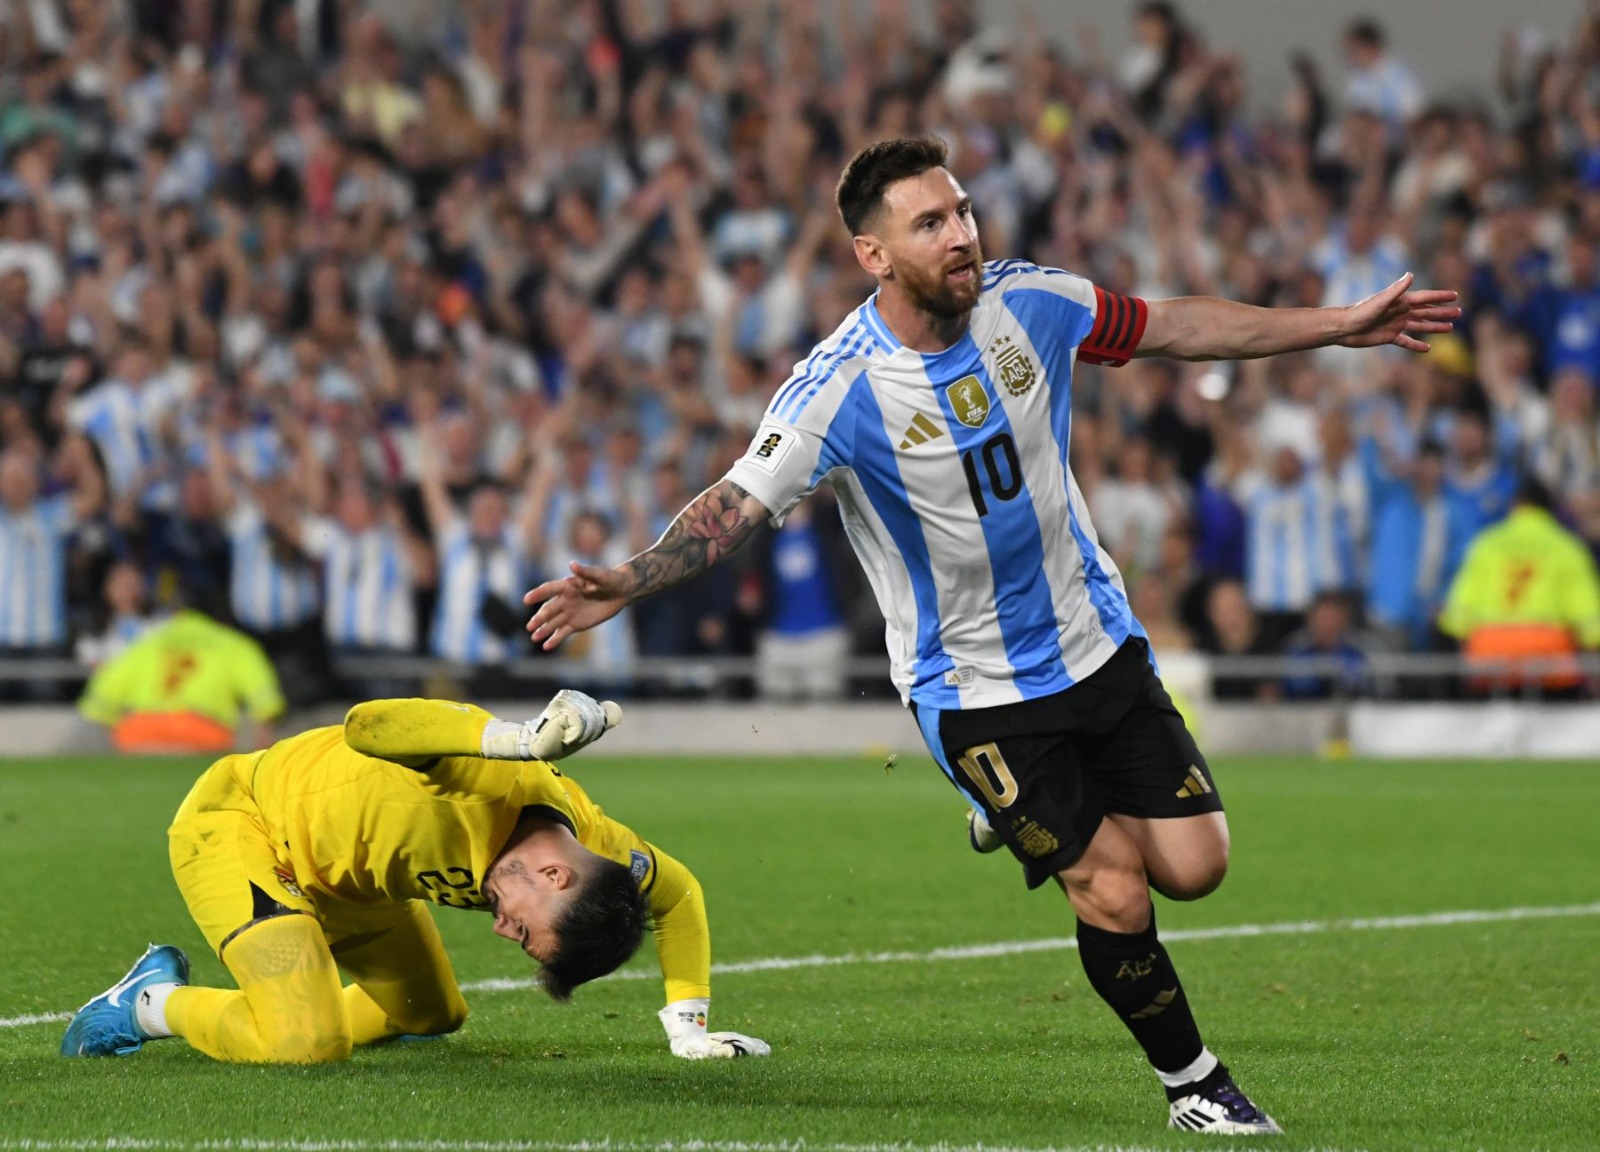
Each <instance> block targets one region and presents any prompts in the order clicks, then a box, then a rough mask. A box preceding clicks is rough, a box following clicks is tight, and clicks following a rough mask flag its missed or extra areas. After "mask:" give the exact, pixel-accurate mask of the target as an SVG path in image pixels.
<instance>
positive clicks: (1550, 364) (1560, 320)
mask: <svg viewBox="0 0 1600 1152" xmlns="http://www.w3.org/2000/svg"><path fill="white" fill-rule="evenodd" d="M1566 257H1567V273H1566V277H1565V282H1564V283H1562V284H1560V285H1556V284H1544V285H1541V286H1540V287H1539V288H1538V289H1536V290H1535V291H1534V293H1533V295H1532V297H1531V298H1530V299H1529V300H1528V303H1527V312H1526V315H1527V322H1528V328H1529V329H1530V330H1531V331H1532V332H1533V334H1534V335H1535V337H1537V339H1538V340H1539V342H1540V344H1541V345H1543V347H1544V364H1543V368H1544V373H1545V375H1546V376H1554V375H1556V374H1557V373H1558V372H1560V371H1561V370H1562V369H1563V368H1575V369H1577V370H1578V371H1579V372H1581V373H1583V374H1584V375H1585V376H1587V377H1588V378H1589V379H1590V380H1600V269H1597V268H1596V259H1595V245H1594V244H1593V243H1582V242H1579V243H1575V244H1571V245H1569V246H1568V247H1567V249H1566Z"/></svg>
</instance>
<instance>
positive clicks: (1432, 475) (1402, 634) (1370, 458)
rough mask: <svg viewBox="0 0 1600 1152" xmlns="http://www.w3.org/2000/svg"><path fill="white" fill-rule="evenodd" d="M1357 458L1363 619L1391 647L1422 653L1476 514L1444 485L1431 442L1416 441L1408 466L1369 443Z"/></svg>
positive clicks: (1440, 461) (1440, 462)
mask: <svg viewBox="0 0 1600 1152" xmlns="http://www.w3.org/2000/svg"><path fill="white" fill-rule="evenodd" d="M1361 457H1362V463H1363V465H1364V466H1365V468H1366V474H1367V486H1368V488H1369V490H1370V491H1371V494H1372V551H1371V567H1370V570H1369V572H1368V576H1367V583H1366V590H1367V614H1368V617H1369V619H1370V621H1371V623H1372V625H1373V626H1374V627H1375V628H1377V629H1379V630H1381V634H1382V635H1383V636H1384V637H1385V639H1386V640H1387V641H1388V642H1389V643H1390V644H1392V645H1393V646H1394V647H1397V648H1402V649H1405V648H1409V649H1414V650H1426V649H1427V648H1429V647H1430V646H1431V644H1432V635H1433V628H1434V621H1435V620H1436V619H1437V618H1438V615H1439V610H1440V608H1441V607H1442V606H1443V604H1444V596H1445V591H1446V589H1448V588H1449V587H1450V582H1451V580H1452V579H1453V578H1454V576H1455V572H1456V569H1457V567H1458V566H1459V565H1460V563H1461V557H1462V554H1463V553H1464V552H1465V550H1466V547H1467V542H1468V541H1469V540H1470V539H1471V538H1472V535H1473V533H1474V532H1475V531H1476V530H1477V513H1476V511H1475V509H1474V508H1473V507H1472V504H1471V502H1470V501H1469V500H1468V499H1467V498H1466V497H1465V496H1463V495H1462V494H1461V493H1459V492H1457V491H1456V490H1455V489H1453V488H1452V487H1450V486H1449V485H1447V484H1446V483H1445V478H1444V451H1443V449H1441V448H1440V447H1439V444H1438V443H1437V442H1436V441H1433V440H1425V441H1423V444H1422V447H1421V449H1419V451H1418V452H1417V455H1416V457H1415V459H1414V460H1412V462H1411V463H1410V464H1395V463H1390V462H1388V461H1385V460H1384V459H1383V455H1382V451H1381V449H1379V447H1378V445H1377V442H1376V441H1374V440H1372V439H1370V438H1369V439H1367V440H1365V441H1363V443H1362V445H1361Z"/></svg>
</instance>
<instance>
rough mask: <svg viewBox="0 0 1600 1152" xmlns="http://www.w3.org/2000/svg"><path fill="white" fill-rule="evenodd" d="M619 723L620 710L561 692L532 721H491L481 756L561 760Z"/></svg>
mask: <svg viewBox="0 0 1600 1152" xmlns="http://www.w3.org/2000/svg"><path fill="white" fill-rule="evenodd" d="M620 723H622V707H621V705H619V704H617V703H616V702H615V701H614V700H607V701H606V702H605V703H603V704H602V703H601V702H600V701H598V700H596V699H595V698H594V697H593V696H586V695H584V694H583V693H582V692H574V691H573V690H572V689H570V688H563V689H562V690H561V691H560V692H557V693H556V694H555V697H554V699H552V700H551V701H550V703H549V704H547V705H545V709H544V711H543V712H541V713H539V715H538V716H536V717H534V718H533V719H532V720H527V721H524V722H523V723H521V724H518V723H517V722H516V721H514V720H491V721H489V723H488V724H486V725H485V726H484V729H483V754H484V755H485V756H487V757H488V758H489V759H491V760H560V759H561V758H562V757H563V756H571V755H572V754H573V753H574V752H576V751H578V749H580V748H584V747H587V746H588V745H590V744H593V743H594V742H595V741H596V740H598V739H600V737H602V736H604V735H605V734H606V733H607V732H608V731H610V730H611V729H613V728H615V727H616V726H617V725H618V724H620Z"/></svg>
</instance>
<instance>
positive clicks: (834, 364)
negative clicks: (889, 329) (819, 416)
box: [773, 328, 876, 423]
mask: <svg viewBox="0 0 1600 1152" xmlns="http://www.w3.org/2000/svg"><path fill="white" fill-rule="evenodd" d="M875 340H876V337H874V336H873V335H872V332H871V331H870V330H869V329H866V328H862V329H861V331H860V332H858V333H857V334H856V336H855V338H854V339H852V340H851V341H850V342H849V343H848V344H846V345H844V346H843V347H841V348H840V349H838V350H837V351H836V352H834V353H833V354H832V355H831V356H828V357H826V358H825V359H824V360H823V361H822V362H821V363H820V364H818V365H817V368H816V371H815V372H813V373H812V374H811V377H810V380H809V382H808V383H807V384H806V385H805V387H804V389H803V390H802V391H800V392H799V393H797V394H795V395H793V397H792V398H791V399H790V400H789V401H787V403H786V404H785V406H784V409H783V410H782V411H781V412H780V411H774V413H773V414H774V415H776V416H779V417H781V418H782V419H784V420H788V421H789V422H791V423H793V422H794V421H795V420H797V419H799V418H800V414H801V413H802V412H804V411H805V410H806V406H807V405H808V404H810V403H811V401H812V400H813V399H814V398H815V397H816V395H817V393H818V392H820V391H822V389H823V387H824V386H825V385H826V384H827V383H828V381H829V380H831V379H832V378H833V377H834V375H835V374H836V373H837V372H838V371H839V369H840V367H842V366H843V365H844V364H845V363H847V362H848V361H850V360H852V359H853V358H855V357H856V356H857V355H859V354H860V353H861V352H862V351H864V350H865V349H866V348H867V346H868V345H870V344H872V343H874V342H875Z"/></svg>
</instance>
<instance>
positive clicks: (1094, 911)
mask: <svg viewBox="0 0 1600 1152" xmlns="http://www.w3.org/2000/svg"><path fill="white" fill-rule="evenodd" d="M1060 880H1061V885H1062V887H1063V888H1065V889H1066V892H1067V898H1068V899H1069V900H1071V901H1072V907H1073V910H1074V911H1076V912H1077V913H1078V915H1079V916H1080V917H1083V918H1084V919H1086V920H1088V921H1089V922H1090V923H1091V924H1094V925H1095V926H1096V927H1099V928H1106V929H1108V930H1110V931H1113V932H1140V931H1143V930H1144V927H1145V926H1146V925H1147V924H1149V922H1150V890H1149V884H1148V882H1147V881H1146V879H1145V874H1144V872H1143V871H1142V870H1139V869H1125V868H1100V869H1095V870H1093V871H1080V870H1077V869H1070V868H1069V869H1068V870H1067V871H1065V872H1063V873H1061V876H1060Z"/></svg>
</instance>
